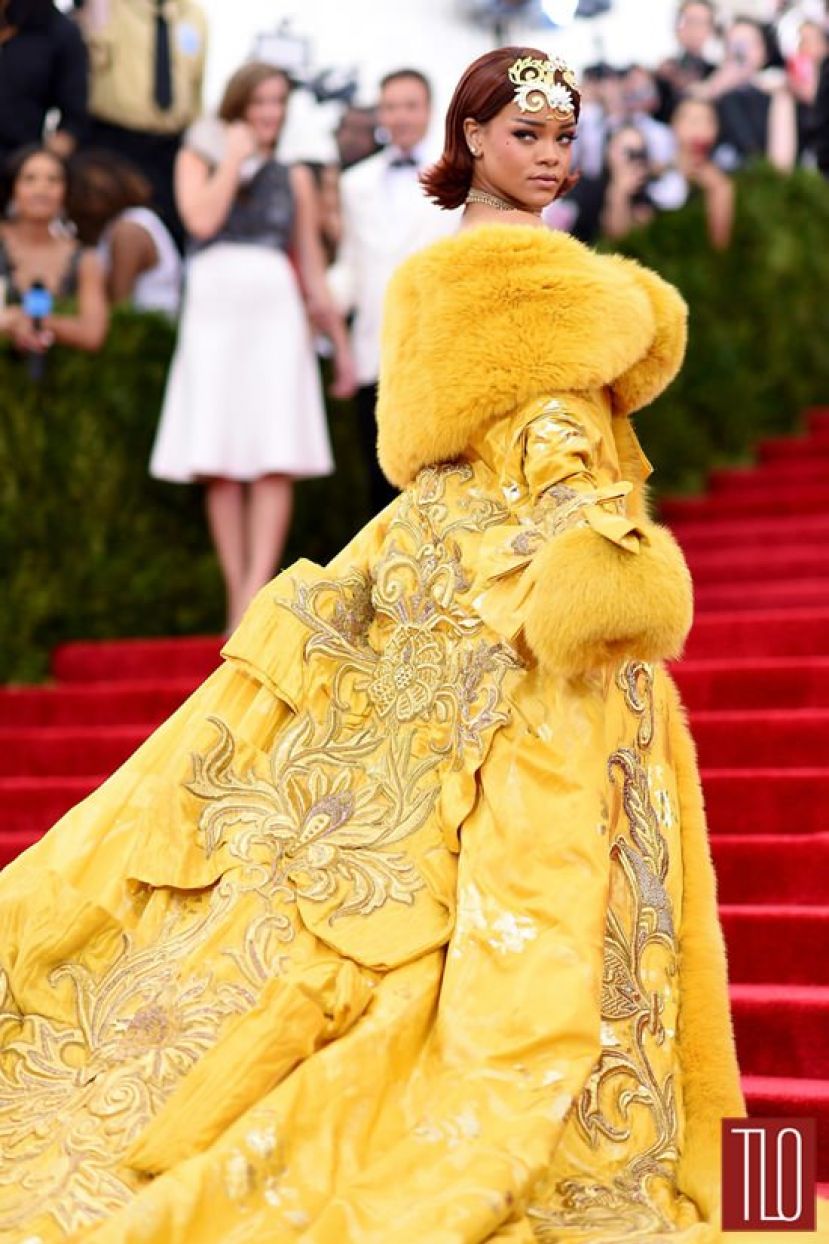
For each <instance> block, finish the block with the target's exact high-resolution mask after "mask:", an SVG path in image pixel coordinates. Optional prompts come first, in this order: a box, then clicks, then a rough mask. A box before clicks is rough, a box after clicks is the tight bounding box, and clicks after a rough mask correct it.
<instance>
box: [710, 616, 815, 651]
mask: <svg viewBox="0 0 829 1244" xmlns="http://www.w3.org/2000/svg"><path fill="white" fill-rule="evenodd" d="M685 655H686V656H687V657H688V658H693V659H697V660H698V659H702V658H706V659H707V658H720V659H725V658H745V657H788V656H792V657H794V656H829V609H768V610H766V609H764V610H757V611H755V612H741V611H739V610H729V611H728V612H723V613H720V612H714V613H702V614H700V615H699V616H698V617H697V619H696V621H695V622H694V626H693V629H692V631H691V634H690V636H689V639H688V644H687V646H686V650H685Z"/></svg>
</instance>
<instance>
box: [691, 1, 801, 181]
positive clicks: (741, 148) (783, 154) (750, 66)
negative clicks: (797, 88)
mask: <svg viewBox="0 0 829 1244" xmlns="http://www.w3.org/2000/svg"><path fill="white" fill-rule="evenodd" d="M770 60H771V49H770V47H769V42H768V37H767V34H766V31H765V29H764V27H763V26H762V25H761V24H760V23H759V22H755V21H753V20H752V19H750V18H738V19H737V20H736V21H734V22H732V24H731V26H730V27H729V30H728V32H727V34H726V38H725V58H724V60H723V62H722V64H721V65H720V67H719V69H717V70H716V72H715V73H713V74H712V75H711V77H710V78H708V79H707V81H705V82H702V83H700V84H698V85H697V86H696V87H694V88H693V92H692V93H693V94H694V95H695V96H697V98H699V99H707V100H711V101H713V102H714V103H716V106H717V112H718V114H719V120H720V141H721V144H722V148H723V152H724V153H727V154H728V157H729V163H730V166H731V167H732V168H739V166H740V165H741V164H743V163H745V161H746V160H748V159H751V158H752V157H758V156H759V157H765V158H766V159H768V160H769V161H770V162H771V163H772V164H773V165H774V166H775V168H778V169H779V170H780V171H781V172H790V171H791V169H793V168H794V165H795V161H796V159H797V116H796V111H795V103H794V99H793V97H792V94H791V92H790V91H789V88H788V84H787V82H786V74H785V71H784V70H782V69H779V68H777V67H769V61H770Z"/></svg>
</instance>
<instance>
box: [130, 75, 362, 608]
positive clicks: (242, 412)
mask: <svg viewBox="0 0 829 1244" xmlns="http://www.w3.org/2000/svg"><path fill="white" fill-rule="evenodd" d="M288 92H289V83H288V80H287V78H286V76H285V75H284V74H283V73H282V72H280V70H278V69H275V68H274V67H273V66H271V65H265V64H261V63H258V62H252V63H251V64H249V65H245V66H243V68H242V69H240V70H238V71H237V72H236V73H235V74H234V75H233V77H232V78H231V79H230V81H229V83H228V85H227V87H226V88H225V93H224V97H223V99H222V103H221V105H220V108H219V118H218V121H211V120H203V121H201V122H197V123H196V125H194V126H193V127H192V129H191V130H190V131H189V132H188V134H187V135H186V136H185V139H184V143H183V146H182V149H181V151H180V153H179V155H178V159H177V163H176V201H177V204H178V209H179V212H180V214H181V218H182V220H183V221H184V224H185V226H186V227H187V230H188V232H189V234H190V236H191V239H192V247H191V256H190V258H189V260H188V264H187V274H186V286H185V296H184V303H183V309H182V318H181V325H180V329H179V339H178V346H177V349H176V354H175V357H174V359H173V363H172V366H171V370H170V376H169V379H168V382H167V392H166V395H165V399H164V408H163V411H162V415H161V423H160V426H159V429H158V434H157V437H156V442H155V446H154V448H153V453H152V459H151V463H150V471H151V474H152V475H154V476H155V477H157V478H158V479H165V480H172V481H176V482H181V483H185V482H194V481H201V482H203V483H204V484H205V485H206V493H207V513H208V520H209V523H210V530H211V534H212V537H213V541H214V544H215V546H216V551H217V554H218V557H219V562H220V564H221V568H222V573H223V575H224V579H225V587H226V591H227V617H228V626H229V628H232V627H234V626H235V624H236V622H237V621H238V620H239V618H240V617H241V615H242V613H243V612H244V609H245V606H246V605H247V603H248V602H249V601H250V599H251V598H252V597H253V596H254V595H255V593H256V592H257V591H258V589H259V588H260V587H262V586H263V585H264V584H265V583H267V582H268V580H269V579H270V578H271V577H272V576H273V573H274V570H275V569H276V566H277V565H278V563H279V560H280V557H281V554H282V550H283V548H284V545H285V540H286V537H287V534H288V527H289V523H290V517H291V508H292V499H293V480H294V479H297V478H310V477H313V476H319V475H327V474H330V472H331V471H332V470H333V459H332V456H331V448H330V444H329V440H328V430H327V426H326V420H325V407H324V404H323V397H322V390H321V386H320V378H319V368H318V364H317V361H316V358H315V355H314V351H313V345H312V338H311V331H310V326H309V322H308V321H309V318H310V320H311V321H312V322H313V325H314V327H315V328H316V329H317V330H319V331H321V332H324V333H326V334H327V335H328V336H329V337H330V338H331V340H332V343H333V346H334V366H335V379H334V386H333V389H332V392H334V394H335V395H336V396H347V395H349V394H350V393H351V392H352V391H353V388H354V375H353V366H352V363H351V357H350V354H349V351H348V343H347V337H346V331H345V326H344V324H343V322H342V319H341V318H340V316H339V314H338V313H337V311H336V309H335V307H334V304H333V301H332V299H331V297H330V295H329V293H328V290H327V287H326V284H325V265H324V259H323V254H322V248H321V245H320V240H319V231H318V225H317V205H316V196H315V190H314V185H313V181H312V178H311V175H310V173H309V172H308V170H307V169H305V168H303V167H293V168H288V167H286V166H285V165H282V164H280V163H278V162H277V161H276V160H275V158H274V150H275V147H276V143H277V140H278V138H279V134H280V131H281V128H282V124H283V121H284V117H285V108H286V104H287V99H288ZM289 253H290V255H291V258H292V259H293V260H294V261H295V263H296V269H297V270H298V275H297V271H295V268H294V266H293V265H292V262H291V260H290V259H289V258H288V254H289ZM303 294H304V301H305V306H303ZM306 309H307V313H308V314H307V315H306Z"/></svg>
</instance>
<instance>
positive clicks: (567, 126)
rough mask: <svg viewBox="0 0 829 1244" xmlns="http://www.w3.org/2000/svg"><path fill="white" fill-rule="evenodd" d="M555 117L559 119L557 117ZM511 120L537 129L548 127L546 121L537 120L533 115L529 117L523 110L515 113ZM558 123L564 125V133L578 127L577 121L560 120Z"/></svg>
mask: <svg viewBox="0 0 829 1244" xmlns="http://www.w3.org/2000/svg"><path fill="white" fill-rule="evenodd" d="M553 119H554V120H558V118H557V117H556V118H553ZM511 120H512V121H513V122H515V123H516V124H520V125H531V126H532V127H533V129H536V130H544V129H546V128H547V122H546V121H538V120H535V119H534V118H532V117H528V116H527V115H526V114H525V113H523V112H518V113H514V114H513V116H512V117H511ZM558 123H559V125H561V127H562V133H566V132H567V131H568V130H574V129H575V128H576V122H575V121H559V122H558Z"/></svg>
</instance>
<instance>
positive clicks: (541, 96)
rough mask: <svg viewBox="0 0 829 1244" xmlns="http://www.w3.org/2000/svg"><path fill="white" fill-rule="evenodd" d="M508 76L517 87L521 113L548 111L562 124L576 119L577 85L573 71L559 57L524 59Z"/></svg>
mask: <svg viewBox="0 0 829 1244" xmlns="http://www.w3.org/2000/svg"><path fill="white" fill-rule="evenodd" d="M507 72H508V75H509V80H510V82H512V83H513V84H514V86H515V102H516V104H517V105H518V107H519V108H520V109H521V111H522V112H541V110H542V108H545V107H546V108H549V109H550V110H551V111H552V112H554V113H555V114H556V116H557V117H560V118H561V119H562V120H565V119H568V118H571V117H572V116H573V115H574V113H575V110H576V105H575V100H574V98H573V92H574V91H578V82H577V80H576V75H575V74H574V73H573V70H572V69H571V68H570V66H569V65H568V64H567V63H566V61H563V60H562V59H561V58H560V57H558V56H554V57H553V58H552V59H550V60H539V59H538V58H537V57H535V56H522V57H519V59H518V60H517V61H514V62H513V64H512V65H510V67H509V69H508V71H507Z"/></svg>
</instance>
